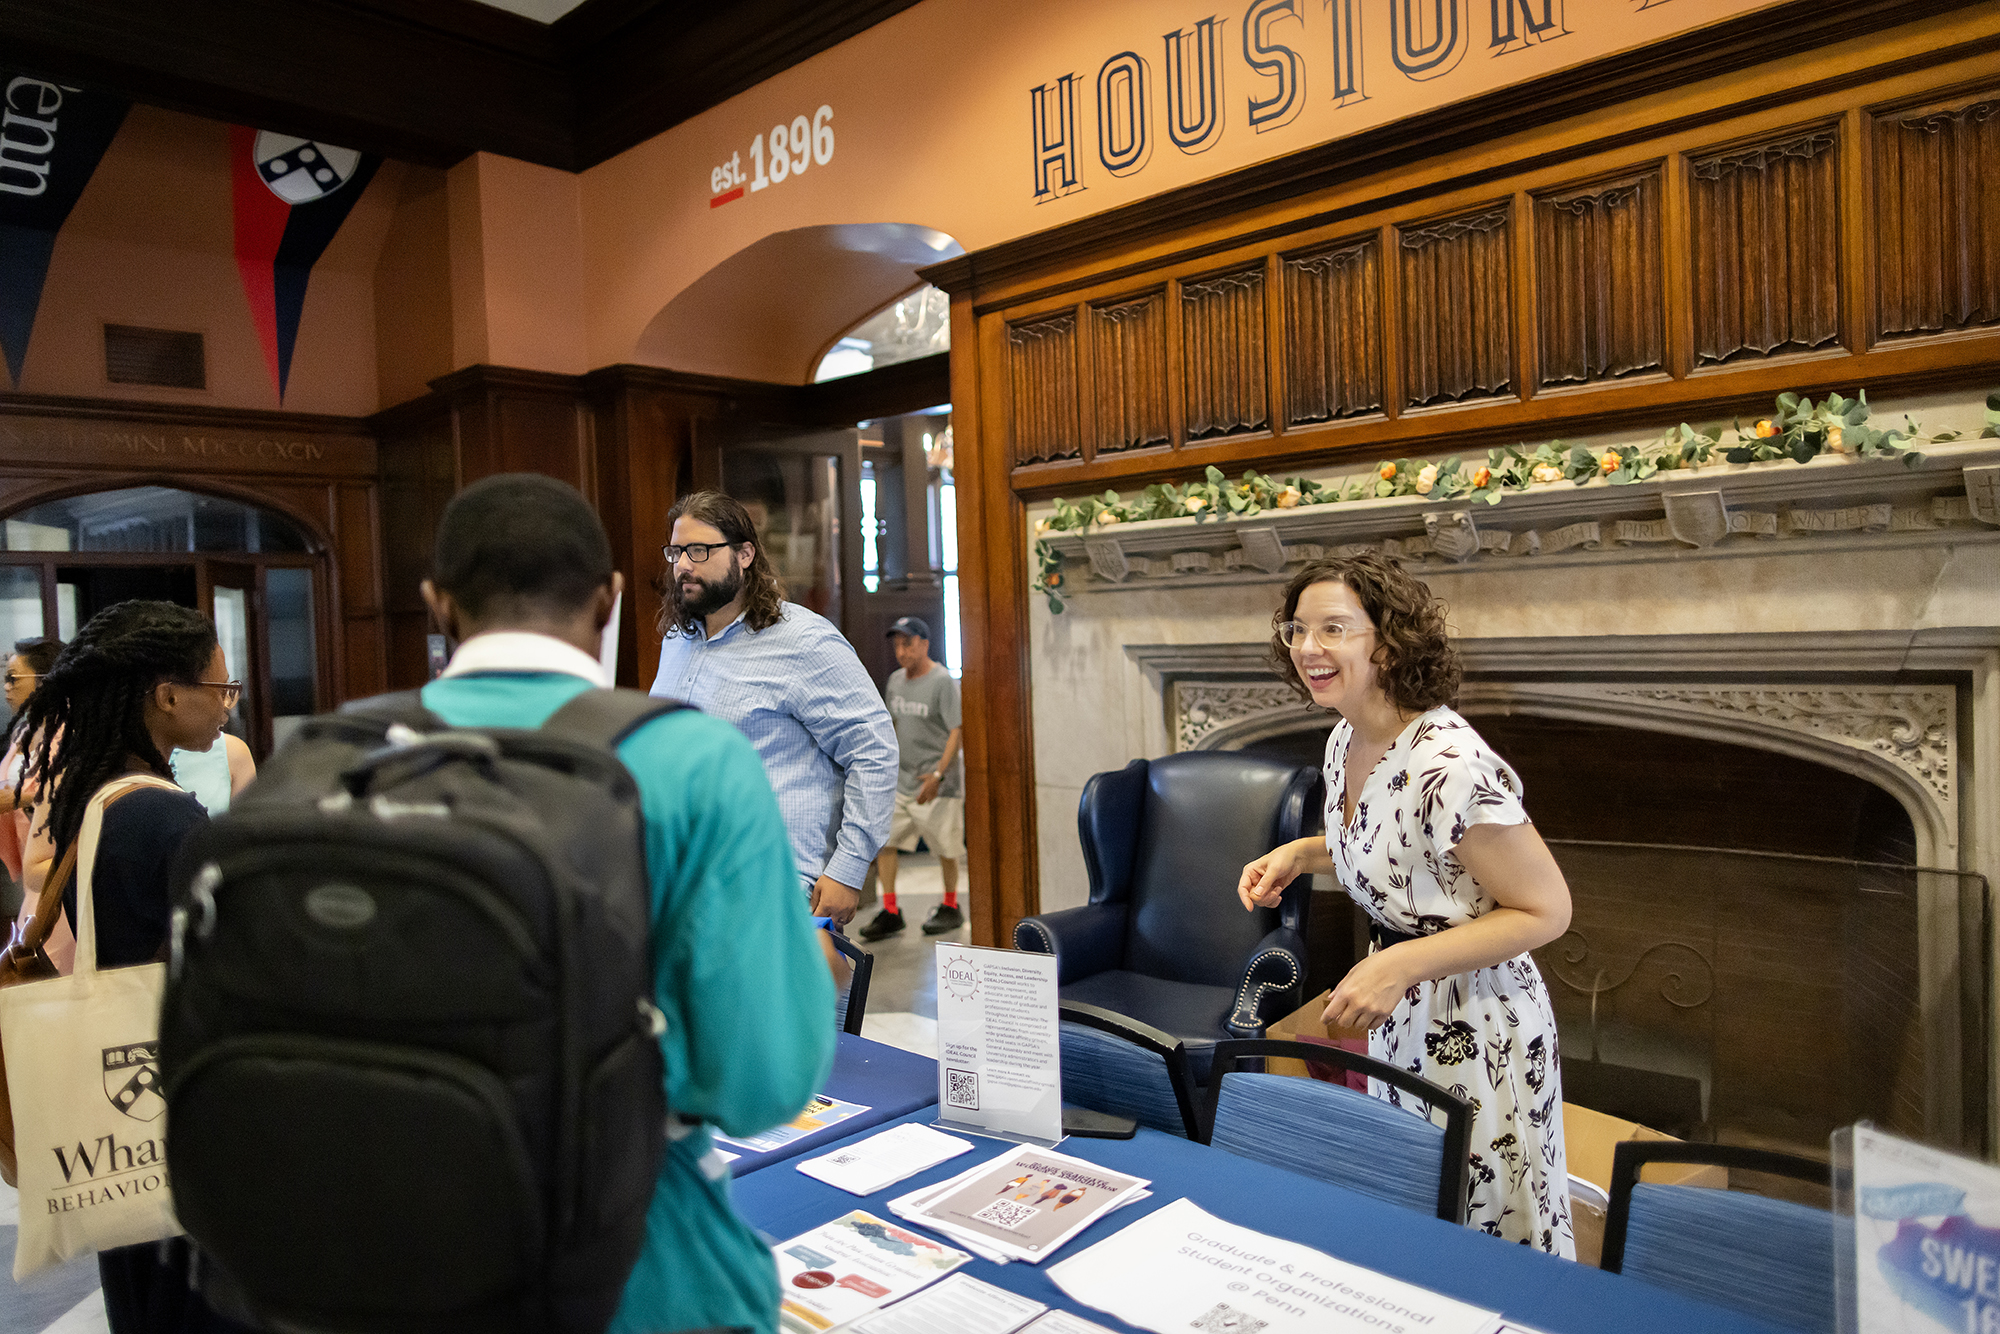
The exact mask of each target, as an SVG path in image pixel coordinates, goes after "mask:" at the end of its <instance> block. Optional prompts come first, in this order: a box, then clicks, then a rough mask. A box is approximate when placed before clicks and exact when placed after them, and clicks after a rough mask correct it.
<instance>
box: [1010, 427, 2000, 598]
mask: <svg viewBox="0 0 2000 1334" xmlns="http://www.w3.org/2000/svg"><path fill="white" fill-rule="evenodd" d="M1869 416H1870V410H1869V407H1868V393H1867V391H1866V390H1863V391H1862V392H1861V393H1860V395H1859V396H1858V397H1856V398H1851V399H1850V398H1842V397H1841V396H1840V395H1839V394H1833V395H1830V396H1828V397H1827V398H1826V399H1824V400H1822V401H1821V402H1818V403H1815V402H1813V401H1812V400H1811V399H1809V398H1802V397H1800V396H1799V395H1798V394H1780V395H1779V396H1778V400H1777V411H1776V412H1774V413H1773V414H1772V415H1771V416H1769V417H1766V418H1764V419H1762V420H1760V421H1757V422H1755V423H1753V424H1751V425H1749V426H1745V425H1744V424H1743V422H1742V421H1741V420H1740V419H1739V420H1737V421H1735V422H1733V423H1731V424H1730V425H1728V426H1707V427H1702V428H1701V429H1699V430H1697V429H1696V428H1695V427H1693V426H1690V425H1688V424H1687V423H1686V422H1682V423H1681V424H1680V425H1679V426H1676V427H1674V428H1673V429H1672V430H1670V431H1668V432H1666V434H1664V435H1662V436H1661V437H1660V438H1659V439H1657V440H1654V441H1650V442H1648V443H1646V444H1641V445H1618V446H1613V447H1611V448H1608V449H1602V450H1593V449H1591V448H1590V446H1588V445H1584V444H1578V443H1576V442H1574V441H1562V440H1550V441H1546V442H1544V443H1542V444H1539V445H1535V446H1533V447H1530V446H1528V445H1526V444H1520V445H1510V446H1508V447H1506V448H1504V449H1493V450H1488V451H1487V454H1486V460H1485V461H1484V462H1483V463H1481V462H1474V463H1471V464H1468V463H1467V462H1466V461H1465V460H1464V459H1463V458H1461V457H1459V456H1458V455H1453V456H1452V457H1450V458H1448V459H1445V460H1444V461H1443V462H1432V461H1428V460H1424V459H1397V460H1395V461H1394V462H1389V463H1381V464H1378V465H1376V466H1375V467H1374V468H1372V469H1371V470H1370V471H1368V472H1365V473H1361V474H1358V475H1356V476H1353V477H1348V478H1345V479H1341V480H1335V481H1332V482H1316V481H1313V480H1312V479H1311V478H1306V477H1289V478H1286V479H1284V480H1283V481H1279V480H1278V479H1276V478H1273V477H1266V476H1264V475H1263V474H1262V473H1260V472H1257V471H1256V470H1254V469H1251V470H1247V471H1245V472H1244V474H1243V476H1242V477H1241V478H1239V479H1238V480H1236V481H1234V482H1232V481H1230V480H1229V478H1228V477H1227V476H1226V475H1225V474H1224V473H1223V471H1222V469H1220V468H1216V467H1213V466H1211V467H1210V468H1209V469H1208V470H1207V472H1206V473H1205V474H1204V476H1203V478H1202V480H1201V481H1198V482H1189V483H1187V484H1186V485H1184V486H1182V485H1176V484H1174V483H1172V482H1155V483H1154V484H1153V485H1151V486H1149V487H1147V488H1146V489H1145V490H1144V491H1142V492H1141V493H1140V494H1139V495H1137V496H1135V497H1133V498H1132V499H1130V500H1126V499H1124V498H1123V497H1121V496H1120V495H1119V494H1118V492H1117V491H1115V490H1112V491H1106V492H1105V493H1104V494H1103V495H1101V496H1089V497H1086V498H1084V499H1082V500H1068V499H1058V500H1057V501H1056V502H1055V512H1054V513H1053V514H1051V515H1050V516H1049V517H1048V518H1046V519H1042V520H1039V521H1038V522H1037V523H1036V524H1035V539H1036V540H1035V557H1036V560H1037V561H1038V563H1039V566H1040V570H1041V576H1040V577H1041V588H1042V592H1043V593H1044V594H1045V595H1046V596H1047V597H1048V600H1049V610H1050V611H1052V612H1055V613H1056V614H1058V615H1060V614H1061V613H1062V609H1063V599H1062V588H1063V579H1064V575H1063V556H1062V553H1061V552H1060V551H1058V550H1056V548H1055V545H1054V543H1052V542H1051V541H1050V540H1049V534H1051V533H1064V532H1078V531H1086V532H1087V531H1089V530H1091V529H1103V528H1107V527H1110V526H1112V525H1113V524H1120V523H1139V522H1143V521H1145V520H1148V519H1181V518H1188V517H1190V516H1192V517H1193V518H1195V519H1197V520H1202V519H1248V518H1251V517H1254V516H1255V515H1258V514H1262V513H1263V512H1264V511H1266V510H1288V509H1297V508H1299V507H1301V506H1305V505H1339V504H1345V503H1348V502H1351V501H1356V500H1383V499H1387V498H1389V497H1392V496H1422V497H1424V498H1426V499H1428V500H1464V501H1469V502H1478V503H1484V504H1487V505H1497V504H1499V503H1500V501H1501V498H1502V497H1503V496H1505V495H1506V494H1507V493H1508V492H1509V491H1525V490H1527V489H1528V488H1529V487H1531V486H1536V485H1543V484H1547V483H1552V482H1572V483H1575V484H1576V485H1577V486H1584V485H1588V484H1590V483H1593V482H1599V481H1601V482H1603V483H1605V484H1606V485H1609V486H1630V485H1632V484H1633V483H1635V482H1644V481H1649V480H1651V479H1653V478H1655V477H1657V476H1658V475H1659V474H1660V473H1663V472H1688V471H1692V470H1694V469H1697V468H1700V467H1701V466H1702V465H1704V464H1707V463H1713V462H1716V461H1717V460H1718V459H1720V461H1722V462H1725V463H1770V462H1775V461H1777V460H1780V459H1790V460H1792V461H1793V462H1794V463H1809V462H1811V461H1812V460H1813V459H1815V458H1818V457H1819V456H1820V455H1822V454H1846V455H1851V456H1854V457H1857V458H1864V459H1891V458H1894V459H1901V460H1902V461H1903V463H1904V465H1905V466H1906V467H1912V468H1913V467H1915V466H1917V465H1918V464H1919V463H1921V462H1923V458H1924V456H1923V455H1922V454H1921V453H1919V452H1918V451H1917V449H1916V448H1915V446H1916V445H1918V444H1919V443H1923V444H1943V443H1944V442H1945V441H1948V440H1956V439H1957V438H1958V435H1959V433H1958V432H1956V431H1938V432H1936V433H1934V434H1932V433H1926V432H1925V431H1924V429H1923V427H1921V426H1920V425H1918V423H1917V422H1916V421H1915V420H1913V419H1912V418H1910V417H1908V416H1905V417H1904V418H1903V425H1902V427H1901V429H1896V428H1891V429H1888V430H1883V429H1880V428H1878V427H1875V426H1871V425H1869V424H1868V423H1869ZM1980 434H1981V436H1982V437H1996V436H2000V390H1995V391H1994V392H1992V393H1991V394H1988V395H1987V396H1986V429H1985V430H1984V431H1982V432H1981V433H1980Z"/></svg>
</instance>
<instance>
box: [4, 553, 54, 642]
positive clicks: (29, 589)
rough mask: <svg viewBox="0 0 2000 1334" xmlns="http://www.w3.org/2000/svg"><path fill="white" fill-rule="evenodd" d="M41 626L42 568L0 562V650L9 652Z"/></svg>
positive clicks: (36, 633)
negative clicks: (0, 563) (1, 563)
mask: <svg viewBox="0 0 2000 1334" xmlns="http://www.w3.org/2000/svg"><path fill="white" fill-rule="evenodd" d="M43 633H44V631H43V629H42V567H41V566H39V565H0V652H7V653H11V652H13V650H14V645H15V644H16V643H18V642H19V641H21V640H23V639H39V638H40V637H41V636H42V634H43Z"/></svg>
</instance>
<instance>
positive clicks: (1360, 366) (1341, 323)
mask: <svg viewBox="0 0 2000 1334" xmlns="http://www.w3.org/2000/svg"><path fill="white" fill-rule="evenodd" d="M1284 273H1285V279H1284V281H1285V390H1286V393H1285V414H1286V415H1285V420H1286V421H1287V422H1289V423H1290V424H1292V425H1294V426H1298V425H1303V424H1305V423H1309V422H1323V421H1334V420H1336V419H1338V418H1341V417H1356V416H1360V415H1361V414H1363V413H1368V412H1378V411H1380V410H1381V407H1382V247H1381V246H1380V244H1379V243H1378V242H1377V241H1376V239H1375V238H1374V237H1367V238H1365V239H1363V240H1360V241H1353V242H1349V243H1346V244H1342V245H1336V246H1330V247H1328V248H1326V249H1322V250H1314V251H1309V252H1308V253H1306V254H1302V255H1288V256H1286V258H1285V269H1284Z"/></svg>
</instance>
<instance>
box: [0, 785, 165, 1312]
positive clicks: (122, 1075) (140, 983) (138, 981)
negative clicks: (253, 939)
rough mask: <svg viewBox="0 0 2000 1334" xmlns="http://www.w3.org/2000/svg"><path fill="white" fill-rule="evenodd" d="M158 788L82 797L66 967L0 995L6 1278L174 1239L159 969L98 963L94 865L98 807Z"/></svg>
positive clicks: (100, 817)
mask: <svg viewBox="0 0 2000 1334" xmlns="http://www.w3.org/2000/svg"><path fill="white" fill-rule="evenodd" d="M137 786H154V787H167V788H171V787H172V786H173V785H172V784H171V783H167V782H165V781H163V780H161V779H152V778H137V777H135V778H125V779H120V780H117V781H115V782H112V783H107V784H106V785H105V786H104V787H103V788H101V789H99V790H98V792H97V794H96V796H94V797H92V798H91V802H90V806H89V808H88V810H87V811H86V812H85V814H84V818H83V829H82V831H81V832H80V833H79V835H78V837H77V844H78V851H77V859H76V918H77V922H76V934H77V942H76V971H75V972H74V973H72V974H71V975H70V976H68V977H54V978H48V979H46V980H44V981H40V982H28V983H23V984H21V985H19V986H13V987H8V988H6V989H5V990H0V1042H4V1044H5V1048H6V1052H7V1083H8V1087H9V1090H10V1092H11V1094H12V1098H13V1110H14V1144H15V1148H16V1150H17V1152H18V1153H19V1155H20V1166H19V1171H20V1190H21V1224H20V1233H19V1240H18V1242H17V1245H16V1248H15V1251H14V1278H15V1280H16V1281H19V1280H21V1279H24V1278H27V1277H28V1276H29V1275H31V1274H35V1273H39V1272H40V1271H42V1270H44V1269H48V1268H51V1267H53V1266H55V1265H58V1264H61V1263H62V1262H64V1261H65V1260H69V1259H72V1258H74V1257H76V1256H78V1255H82V1254H83V1253H85V1252H86V1251H97V1250H105V1249H108V1248H110V1247H113V1246H131V1245H136V1244H137V1243H139V1242H146V1241H158V1240H159V1239H160V1238H162V1237H172V1236H177V1235H179V1233H180V1230H181V1229H180V1225H179V1224H178V1223H177V1222H176V1221H175V1220H174V1206H173V1197H172V1194H171V1192H170V1191H169V1189H168V1181H167V1148H166V1110H167V1104H166V1100H165V1099H164V1098H163V1097H162V1096H161V1092H160V1087H159V1084H160V1077H159V1064H158V1060H159V1045H160V993H161V990H162V989H163V988H164V986H165V984H166V972H167V970H166V965H165V964H142V965H139V966H137V967H132V968H109V969H105V970H104V971H102V972H100V971H98V967H97V919H96V916H95V914H94V911H93V901H92V897H91V865H92V863H93V862H94V861H95V860H96V854H97V843H98V838H99V836H100V834H101V833H102V832H103V829H104V807H105V804H106V802H107V801H109V800H110V799H112V798H113V797H116V796H119V795H122V794H123V793H124V792H125V791H128V790H130V789H131V788H133V787H137Z"/></svg>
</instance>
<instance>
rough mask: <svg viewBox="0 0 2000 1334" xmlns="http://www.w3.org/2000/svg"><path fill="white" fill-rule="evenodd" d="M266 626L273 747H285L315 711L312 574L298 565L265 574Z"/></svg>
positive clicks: (316, 663)
mask: <svg viewBox="0 0 2000 1334" xmlns="http://www.w3.org/2000/svg"><path fill="white" fill-rule="evenodd" d="M264 624H265V633H266V634H267V635H268V636H269V660H270V664H271V679H270V700H271V744H272V746H273V747H274V748H275V747H277V746H282V745H284V744H285V741H286V740H287V738H289V737H290V736H291V734H292V733H293V732H294V731H295V730H297V728H298V726H299V724H300V723H303V722H304V721H305V720H306V719H308V718H310V717H312V715H313V714H315V713H317V712H319V643H318V640H317V637H316V635H315V633H314V628H315V626H316V625H317V624H318V622H317V621H316V620H315V619H314V617H313V572H312V571H311V570H309V569H304V568H300V567H296V566H278V565H274V566H270V567H268V568H267V569H266V570H265V571H264Z"/></svg>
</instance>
